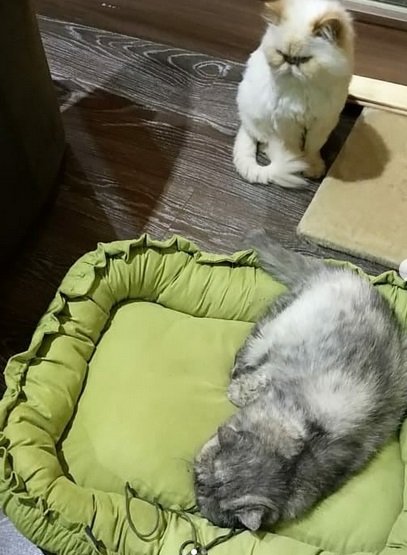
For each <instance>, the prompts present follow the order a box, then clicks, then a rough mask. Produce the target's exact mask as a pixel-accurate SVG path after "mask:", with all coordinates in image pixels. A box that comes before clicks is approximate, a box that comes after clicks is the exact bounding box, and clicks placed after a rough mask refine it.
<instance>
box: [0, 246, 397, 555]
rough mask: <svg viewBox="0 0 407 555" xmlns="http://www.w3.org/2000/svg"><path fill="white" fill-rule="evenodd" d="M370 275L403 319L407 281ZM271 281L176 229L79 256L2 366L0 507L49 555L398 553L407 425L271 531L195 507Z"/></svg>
mask: <svg viewBox="0 0 407 555" xmlns="http://www.w3.org/2000/svg"><path fill="white" fill-rule="evenodd" d="M356 271H358V270H356ZM371 279H372V283H373V284H374V285H375V287H377V288H378V290H379V291H380V292H381V293H382V294H383V295H384V296H385V297H386V298H387V299H388V301H389V302H390V304H391V306H392V307H393V308H394V310H395V312H396V313H397V316H398V317H399V318H400V320H401V321H402V323H403V324H404V325H405V326H407V284H406V283H405V282H404V281H402V280H401V278H399V277H398V276H397V275H396V274H395V273H394V272H388V273H386V274H384V275H382V276H379V277H377V278H371ZM282 291H283V287H282V286H281V285H280V284H278V283H276V282H275V281H273V279H272V278H270V277H269V276H267V275H266V274H265V273H264V272H262V271H261V270H259V269H258V268H256V257H255V254H254V253H253V252H248V251H246V252H240V253H237V254H235V255H233V256H216V255H211V254H206V253H203V252H200V251H199V250H198V249H197V248H196V247H195V246H194V245H193V244H191V243H189V242H188V241H186V240H185V239H181V238H178V237H175V238H173V239H171V240H168V241H165V242H158V241H153V240H151V239H150V238H149V237H148V236H143V237H142V238H140V239H138V240H135V241H123V242H115V243H111V244H103V245H99V247H98V249H97V250H96V251H94V252H91V253H89V254H87V255H85V256H83V257H82V258H81V259H80V260H79V261H78V262H77V263H76V264H75V265H74V266H73V268H72V269H71V270H70V271H69V273H68V274H67V276H66V278H65V279H64V281H63V282H62V284H61V286H60V288H59V290H58V292H57V295H56V297H55V299H54V300H53V302H52V303H51V305H50V307H49V309H48V311H47V313H46V314H45V315H44V317H43V318H42V319H41V321H40V323H39V325H38V327H37V330H36V331H35V333H34V337H33V339H32V342H31V345H30V347H29V348H28V350H27V351H26V352H24V353H22V354H19V355H16V356H14V357H13V358H12V359H11V360H10V362H9V364H8V366H7V370H6V380H7V391H6V394H5V396H4V398H3V399H2V401H0V504H1V506H2V507H3V510H4V512H5V514H6V515H7V516H8V517H9V518H10V519H11V520H12V521H13V522H14V523H15V524H16V526H17V527H18V528H19V529H20V530H21V532H22V533H23V534H25V536H27V537H28V538H29V539H31V540H32V541H33V542H35V543H36V544H38V545H39V546H41V547H42V548H44V549H46V550H48V551H50V552H52V553H56V554H66V555H91V554H96V553H99V554H106V555H107V554H109V555H110V554H111V555H113V554H115V555H158V554H160V555H176V554H178V553H182V554H187V553H189V552H190V551H191V549H192V552H193V553H195V551H193V548H194V546H196V545H201V546H206V549H207V550H208V551H209V552H210V553H212V552H213V553H214V555H217V554H218V555H222V554H223V555H225V554H232V553H233V555H240V554H242V555H248V554H252V555H317V554H325V555H328V554H354V555H355V554H358V555H361V554H366V553H370V554H379V553H380V554H381V555H391V554H394V555H396V554H397V555H402V554H404V555H407V513H406V504H405V500H404V490H405V479H404V475H405V463H406V457H407V437H406V436H407V425H406V424H404V426H403V428H402V430H401V434H400V437H397V438H396V437H395V438H394V439H393V440H392V441H391V442H390V443H389V444H388V445H387V446H386V447H385V448H384V449H383V450H382V451H381V452H380V453H379V454H378V455H377V456H376V458H375V459H374V460H373V461H372V462H371V464H370V465H369V466H368V467H367V468H366V469H365V470H364V471H363V472H362V473H361V474H359V475H357V476H356V477H354V478H353V479H352V480H351V481H349V482H348V483H347V484H346V485H345V486H344V487H343V488H341V489H340V491H338V492H337V493H335V494H334V495H332V496H331V497H330V498H328V499H326V500H325V501H324V502H322V503H321V504H320V505H319V506H318V507H316V508H315V510H314V511H312V512H311V513H310V514H308V515H307V516H306V517H305V518H303V519H302V520H299V521H296V522H291V523H286V524H283V525H281V526H280V527H279V528H278V529H277V530H274V532H273V533H271V532H270V533H267V532H262V533H258V534H252V533H249V532H242V533H239V534H237V535H233V534H231V533H228V530H222V529H219V528H216V527H215V526H213V525H211V524H210V523H209V522H207V521H206V520H205V519H203V518H202V517H200V516H199V513H197V512H196V511H194V510H193V509H192V506H193V505H194V503H195V499H194V492H193V483H192V461H193V458H194V456H195V454H196V453H197V452H198V450H199V449H200V447H201V446H202V444H203V443H205V441H206V440H207V439H208V438H209V436H211V434H212V433H213V432H214V431H215V430H216V428H217V426H218V425H219V424H220V423H221V422H223V421H224V420H225V419H226V418H227V417H229V416H230V415H231V414H232V412H233V410H234V408H233V407H232V406H231V405H230V404H229V402H228V401H227V398H226V395H225V391H226V387H227V385H228V381H229V372H230V368H231V367H232V363H233V359H234V356H235V353H236V350H237V349H238V347H239V346H240V345H241V343H242V342H243V340H244V338H245V336H246V335H247V333H248V332H249V330H250V328H251V325H252V323H253V322H254V321H255V320H256V318H257V317H258V316H259V314H260V313H261V312H262V310H263V309H264V307H265V305H266V303H268V302H269V300H270V299H273V298H276V297H277V296H278V295H279V294H280V293H281V292H282ZM203 552H204V551H203Z"/></svg>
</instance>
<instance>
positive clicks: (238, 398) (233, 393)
mask: <svg viewBox="0 0 407 555" xmlns="http://www.w3.org/2000/svg"><path fill="white" fill-rule="evenodd" d="M241 389H242V388H241V383H240V382H239V381H237V380H234V381H232V382H231V383H230V385H229V387H228V399H229V401H230V402H231V403H233V404H234V405H235V406H236V407H239V408H241V407H244V405H245V402H244V399H242V391H241Z"/></svg>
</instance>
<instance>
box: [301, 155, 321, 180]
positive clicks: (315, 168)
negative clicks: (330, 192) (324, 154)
mask: <svg viewBox="0 0 407 555" xmlns="http://www.w3.org/2000/svg"><path fill="white" fill-rule="evenodd" d="M325 169H326V168H325V162H324V161H323V160H322V158H321V156H315V157H313V158H308V159H307V168H306V169H305V170H304V175H305V176H306V177H309V178H310V179H318V178H320V177H322V176H323V175H324V173H325Z"/></svg>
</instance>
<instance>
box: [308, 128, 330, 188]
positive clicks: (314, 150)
mask: <svg viewBox="0 0 407 555" xmlns="http://www.w3.org/2000/svg"><path fill="white" fill-rule="evenodd" d="M336 123H337V120H336V119H335V120H329V121H317V122H316V123H315V124H314V125H312V126H311V127H310V128H309V129H308V130H307V135H306V139H305V145H304V155H305V160H306V162H307V165H308V168H307V169H306V170H305V172H304V173H305V175H306V176H307V177H310V178H314V179H318V178H319V177H321V176H322V175H323V174H324V172H325V162H324V161H323V159H322V157H321V154H320V150H321V148H322V147H323V146H324V144H325V143H326V141H327V140H328V137H329V135H330V134H331V132H332V130H333V129H334V127H335V125H336Z"/></svg>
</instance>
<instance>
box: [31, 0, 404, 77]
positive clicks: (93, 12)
mask: <svg viewBox="0 0 407 555" xmlns="http://www.w3.org/2000/svg"><path fill="white" fill-rule="evenodd" d="M263 3H264V2H263V0H205V1H202V0H173V2H171V3H168V1H167V0H149V1H148V2H147V1H146V0H106V1H103V2H102V1H98V2H95V1H94V0H70V2H66V1H65V0H34V5H35V7H36V9H37V11H38V13H39V14H41V15H46V16H49V17H53V18H58V19H61V20H68V21H73V22H75V23H83V24H85V25H89V26H92V27H99V28H101V29H104V30H110V31H113V32H116V33H120V34H125V35H129V36H134V37H138V38H145V39H148V40H152V41H155V42H159V43H164V44H170V45H173V46H178V47H180V48H184V49H187V50H193V51H197V52H204V53H206V54H210V55H213V56H218V57H222V58H227V59H230V60H235V61H240V62H243V61H245V60H246V59H247V56H248V54H249V52H251V51H252V50H253V49H254V48H255V47H256V45H257V44H258V42H259V38H260V36H261V34H262V32H263V29H264V23H263V21H262V18H261V12H262V8H263ZM356 33H357V41H356V67H355V73H356V74H358V75H364V76H367V77H372V78H375V79H382V80H385V81H393V82H395V83H401V84H405V85H407V65H406V61H405V60H406V56H405V52H407V32H406V31H402V30H397V29H392V28H389V27H386V26H381V25H378V24H375V23H373V22H372V23H366V22H359V21H358V22H356Z"/></svg>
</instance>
